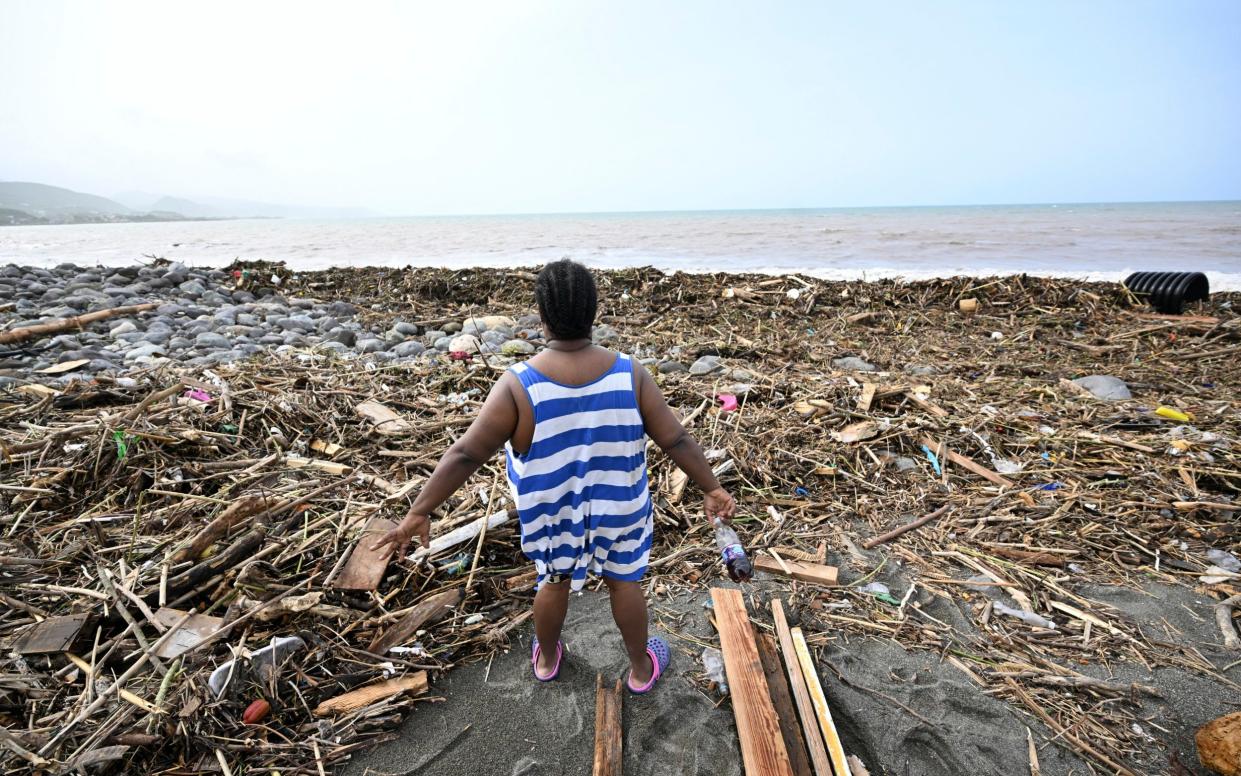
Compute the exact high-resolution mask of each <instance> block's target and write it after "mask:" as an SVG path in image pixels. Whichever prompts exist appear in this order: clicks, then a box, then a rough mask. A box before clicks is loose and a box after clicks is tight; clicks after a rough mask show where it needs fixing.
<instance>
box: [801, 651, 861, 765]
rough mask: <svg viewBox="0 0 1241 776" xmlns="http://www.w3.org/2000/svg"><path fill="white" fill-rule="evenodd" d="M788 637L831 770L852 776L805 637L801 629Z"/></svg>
mask: <svg viewBox="0 0 1241 776" xmlns="http://www.w3.org/2000/svg"><path fill="white" fill-rule="evenodd" d="M789 635H791V636H792V637H793V648H794V649H795V650H797V660H798V662H799V663H801V673H802V676H804V677H805V678H806V689H807V690H809V691H810V700H811V701H813V702H814V711H815V714H816V715H818V717H819V729H820V730H821V731H822V732H823V741H824V742H825V743H826V744H827V753H828V755H829V756H830V757H831V758H832V770H833V771H835V773H836V776H853V773H852V771H850V770H849V761H848V760H847V759H846V757H845V747H844V745H842V744H841V743H840V734H839V733H837V732H836V723H835V722H833V721H832V710H831V709H830V708H828V706H827V696H826V695H825V694H824V693H823V685H822V684H820V682H819V672H818V670H817V669H816V668H815V667H814V659H813V658H811V657H810V647H809V646H807V645H806V637H805V636H803V635H802V633H801V628H792V629H791V630H790V631H789Z"/></svg>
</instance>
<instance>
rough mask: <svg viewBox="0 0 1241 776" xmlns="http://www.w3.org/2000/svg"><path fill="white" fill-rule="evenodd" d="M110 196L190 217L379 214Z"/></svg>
mask: <svg viewBox="0 0 1241 776" xmlns="http://www.w3.org/2000/svg"><path fill="white" fill-rule="evenodd" d="M113 199H115V200H116V201H117V202H121V203H123V204H125V205H128V206H129V207H131V208H133V209H134V210H142V211H149V210H172V211H174V212H177V213H182V214H184V215H186V216H191V217H193V218H373V217H375V216H378V215H380V214H379V213H377V212H375V211H374V210H368V209H367V208H360V207H313V206H305V205H279V204H274V203H271V202H255V201H253V200H245V199H227V198H225V197H193V198H189V197H173V196H164V195H162V194H152V193H151V192H149V191H124V192H121V193H120V194H117V195H116V196H114V197H113Z"/></svg>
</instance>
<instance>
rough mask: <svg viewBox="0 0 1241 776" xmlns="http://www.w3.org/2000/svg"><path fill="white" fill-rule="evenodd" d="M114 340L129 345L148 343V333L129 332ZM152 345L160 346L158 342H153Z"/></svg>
mask: <svg viewBox="0 0 1241 776" xmlns="http://www.w3.org/2000/svg"><path fill="white" fill-rule="evenodd" d="M114 339H115V340H116V341H117V342H128V343H133V342H146V341H147V335H146V332H144V331H131V332H127V333H125V334H119V335H117V336H116V337H114ZM151 344H152V345H158V344H159V343H158V342H152V343H151Z"/></svg>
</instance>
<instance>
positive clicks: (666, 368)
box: [659, 361, 688, 375]
mask: <svg viewBox="0 0 1241 776" xmlns="http://www.w3.org/2000/svg"><path fill="white" fill-rule="evenodd" d="M687 369H688V367H686V366H685V364H682V363H681V362H680V361H664V362H663V363H661V364H660V365H659V373H660V374H661V375H670V374H676V373H678V372H684V371H686V370H687Z"/></svg>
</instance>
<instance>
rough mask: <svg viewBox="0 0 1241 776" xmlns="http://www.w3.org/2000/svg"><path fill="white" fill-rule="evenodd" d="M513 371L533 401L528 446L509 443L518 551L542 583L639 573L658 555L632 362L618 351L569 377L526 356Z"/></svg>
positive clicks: (578, 584) (578, 583)
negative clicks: (604, 367) (606, 365)
mask: <svg viewBox="0 0 1241 776" xmlns="http://www.w3.org/2000/svg"><path fill="white" fill-rule="evenodd" d="M510 371H511V372H512V373H513V374H514V375H516V376H517V379H518V380H520V381H521V385H522V388H524V389H525V392H526V396H528V397H529V399H530V406H531V407H533V408H534V437H533V439H532V441H531V443H530V450H529V451H528V452H527V453H526V454H525V455H521V454H518V453H517V452H515V451H514V450H513V446H512V444H511V443H510V444H508V445H507V446H506V452H507V454H508V455H507V458H508V478H509V484H510V486H511V488H512V492H513V500H514V501H515V502H516V503H517V514H518V517H519V518H520V522H521V549H522V552H524V553H525V554H526V557H528V558H530V559H531V560H532V561H534V567H535V571H536V572H537V573H538V583H539V585H540V586H541V585H542V584H543V583H544V582H545V581H547V580H548V579H549V578H550V579H551V580H552V581H562V580H564V579H568V580H569V581H570V586H571V588H572V589H573V590H581V589H582V585H583V584H584V583H585V581H586V575H587V574H597V575H602V576H603V577H606V578H609V579H620V580H630V581H632V580H637V579H640V578H641V577H642V575H643V574H644V573H645V572H646V564H647V560H648V559H649V558H650V554H651V531H652V528H653V527H654V521H653V519H652V515H651V494H650V490H649V489H648V488H647V481H646V432H645V430H644V429H643V426H642V415H641V413H639V411H638V402H637V397H636V396H635V394H634V390H633V366H632V361H631V360H630V358H629V357H628V356H626V355H622V354H617V356H616V361H615V363H614V364H613V365H612V368H611V369H609V370H608V371H607V372H606V373H604V374H603V375H602V376H600V377H599V378H598V379H596V380H593V381H592V382H589V383H586V384H585V385H564V384H561V383H558V382H556V381H555V380H552V379H551V378H549V377H547V376H545V375H543V374H542V373H541V372H539V371H538V370H537V369H535V368H534V367H532V366H530V365H529V364H527V363H520V364H515V365H514V366H513V367H511V368H510Z"/></svg>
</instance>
